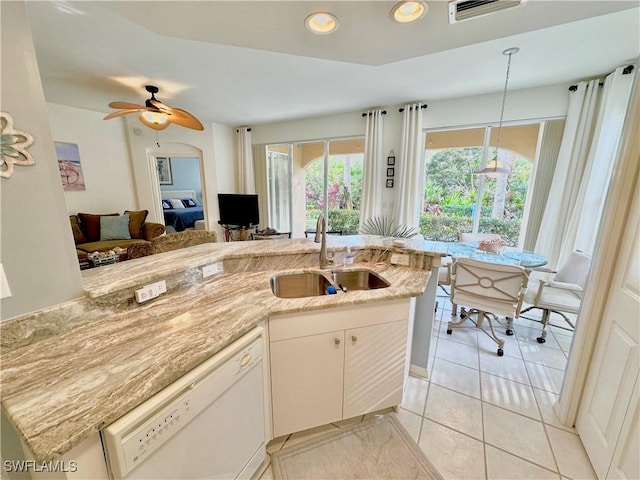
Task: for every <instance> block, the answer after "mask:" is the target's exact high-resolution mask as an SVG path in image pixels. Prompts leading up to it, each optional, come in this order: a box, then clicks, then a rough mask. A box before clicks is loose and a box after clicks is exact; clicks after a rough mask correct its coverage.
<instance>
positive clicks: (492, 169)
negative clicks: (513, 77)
mask: <svg viewBox="0 0 640 480" xmlns="http://www.w3.org/2000/svg"><path fill="white" fill-rule="evenodd" d="M519 51H520V49H519V48H518V47H511V48H507V49H506V50H505V51H504V52H502V54H503V55H507V56H508V57H509V61H508V62H507V75H506V78H505V80H504V92H503V93H502V109H501V110H500V123H498V139H497V141H496V154H495V156H494V157H493V160H491V161H490V162H489V163H487V164H486V165H485V167H484V168H483V169H482V170H480V171H479V172H478V175H487V176H488V177H497V176H498V175H508V174H509V173H511V169H509V168H507V167H505V166H504V165H503V164H502V163H500V162H499V161H498V150H499V149H500V134H501V133H502V120H503V119H504V105H505V103H506V102H507V86H508V85H509V70H511V56H512V55H515V54H516V53H518V52H519Z"/></svg>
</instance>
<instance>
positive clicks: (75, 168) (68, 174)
mask: <svg viewBox="0 0 640 480" xmlns="http://www.w3.org/2000/svg"><path fill="white" fill-rule="evenodd" d="M53 143H54V145H55V147H56V156H57V157H58V168H59V169H60V179H61V180H62V188H63V189H64V190H85V189H86V187H85V184H84V175H83V173H82V165H81V164H80V152H79V151H78V144H77V143H66V142H53Z"/></svg>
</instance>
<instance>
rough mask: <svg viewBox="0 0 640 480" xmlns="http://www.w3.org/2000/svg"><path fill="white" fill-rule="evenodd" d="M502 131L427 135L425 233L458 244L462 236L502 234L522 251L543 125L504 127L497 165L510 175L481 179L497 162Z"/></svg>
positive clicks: (487, 129) (422, 223)
mask: <svg viewBox="0 0 640 480" xmlns="http://www.w3.org/2000/svg"><path fill="white" fill-rule="evenodd" d="M497 133H498V132H497V128H492V127H490V126H487V127H479V128H468V129H454V130H442V131H432V132H427V135H426V145H425V149H426V151H425V154H426V171H425V175H426V177H425V196H424V210H423V214H422V217H421V220H420V229H421V232H422V233H423V234H424V235H425V238H427V239H429V240H441V241H455V240H456V239H457V234H458V233H460V232H478V233H498V234H500V235H501V236H502V237H503V238H504V239H505V240H506V241H507V242H508V243H509V244H510V245H517V244H518V239H519V236H520V230H521V223H522V218H523V213H524V209H525V199H526V198H527V188H528V184H529V179H530V176H531V169H532V166H533V162H534V160H535V157H536V146H537V142H538V133H539V124H538V123H534V124H528V125H514V126H506V127H505V126H503V127H502V132H501V135H500V148H499V149H498V150H497V159H498V161H499V162H500V163H502V164H503V165H504V166H506V167H508V168H510V169H511V174H510V175H498V176H487V175H477V173H476V172H478V171H479V170H481V169H482V168H483V166H484V165H486V164H487V163H489V162H490V161H491V160H493V159H494V157H495V156H496V144H497Z"/></svg>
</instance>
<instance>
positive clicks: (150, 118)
mask: <svg viewBox="0 0 640 480" xmlns="http://www.w3.org/2000/svg"><path fill="white" fill-rule="evenodd" d="M140 117H141V119H142V118H144V119H145V120H146V121H147V122H149V123H153V124H155V125H162V124H163V123H167V121H168V120H169V118H168V117H167V116H166V115H165V114H164V113H161V112H150V111H146V112H142V113H141V114H140ZM143 123H144V122H143Z"/></svg>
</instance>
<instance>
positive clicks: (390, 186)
mask: <svg viewBox="0 0 640 480" xmlns="http://www.w3.org/2000/svg"><path fill="white" fill-rule="evenodd" d="M387 188H393V178H387Z"/></svg>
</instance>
